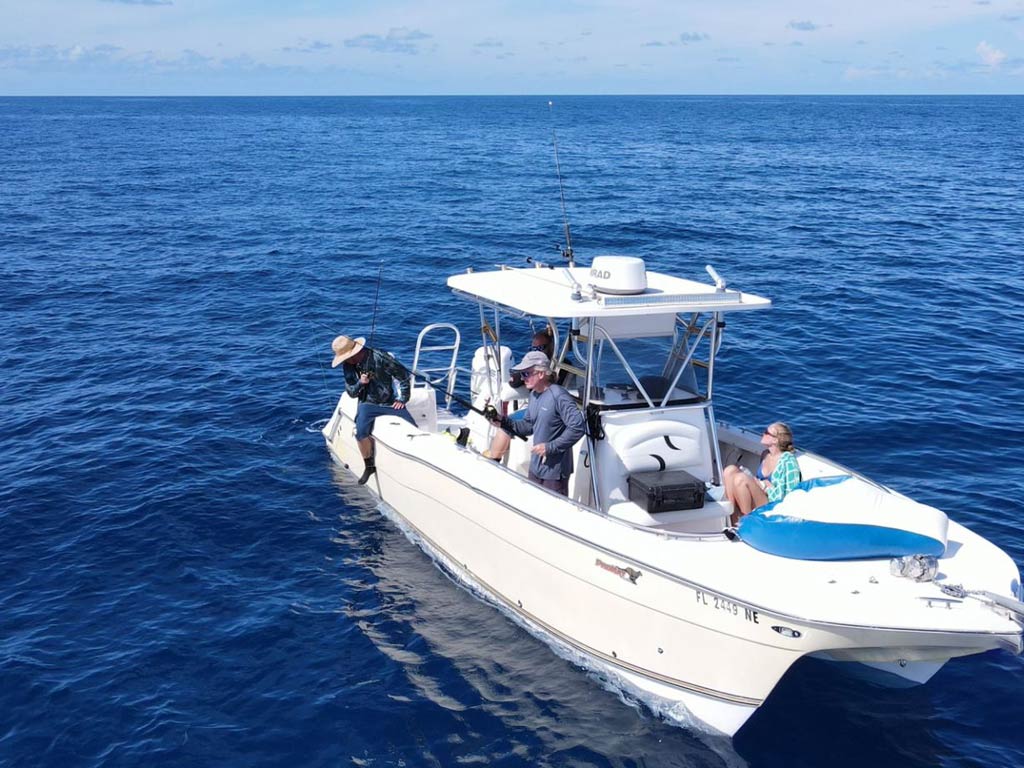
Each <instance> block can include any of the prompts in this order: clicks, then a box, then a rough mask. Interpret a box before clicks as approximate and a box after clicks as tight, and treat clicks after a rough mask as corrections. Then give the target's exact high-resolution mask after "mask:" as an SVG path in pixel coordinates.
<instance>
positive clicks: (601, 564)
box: [594, 558, 643, 584]
mask: <svg viewBox="0 0 1024 768" xmlns="http://www.w3.org/2000/svg"><path fill="white" fill-rule="evenodd" d="M594 565H596V566H597V567H598V568H603V569H604V570H606V571H608V573H614V574H615V575H616V576H618V577H619V578H620V579H627V580H628V581H629V582H630V583H632V584H636V580H637V579H639V578H640V577H641V576H643V573H641V572H640V571H638V570H637V569H636V568H623V567H622V566H621V565H612V564H611V563H606V562H605V561H604V560H601V559H600V558H598V559H597V560H595V561H594Z"/></svg>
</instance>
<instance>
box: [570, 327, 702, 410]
mask: <svg viewBox="0 0 1024 768" xmlns="http://www.w3.org/2000/svg"><path fill="white" fill-rule="evenodd" d="M668 320H669V322H670V323H671V325H669V326H668V327H667V328H666V327H665V323H658V324H656V325H655V327H654V328H650V327H647V328H638V329H634V330H633V332H632V333H626V332H625V330H626V329H619V332H618V333H613V332H610V331H609V330H608V329H606V328H602V327H600V326H598V327H597V329H596V332H595V334H594V339H593V347H592V349H591V348H590V347H589V346H588V344H587V343H584V341H582V340H581V338H585V335H586V331H587V327H586V325H584V327H583V328H582V329H581V331H582V332H581V335H580V337H578V338H577V340H576V342H575V343H574V344H573V349H572V353H573V354H572V357H573V361H572V362H573V366H574V367H575V368H578V369H582V370H581V371H579V372H577V373H576V374H575V375H573V376H570V377H566V378H565V385H566V387H567V388H570V389H574V390H575V391H576V392H577V393H579V392H580V391H581V389H582V387H583V381H584V376H583V373H582V371H585V369H586V368H587V367H588V365H587V363H588V357H587V355H588V353H591V354H592V355H593V364H592V365H590V366H589V367H590V369H591V381H590V384H591V388H590V393H589V398H588V402H590V403H594V404H595V405H600V406H602V407H605V408H653V407H663V406H666V405H681V404H684V403H694V402H700V401H702V400H704V399H706V397H707V392H708V381H707V379H708V377H707V372H708V371H709V370H710V368H709V365H708V362H707V360H708V358H709V354H708V352H709V349H710V332H711V327H712V324H711V323H709V322H703V323H702V322H701V320H702V318H700V317H699V316H694V317H691V318H684V317H680V316H677V317H675V318H674V322H673V318H672V317H669V318H668ZM588 341H589V340H588Z"/></svg>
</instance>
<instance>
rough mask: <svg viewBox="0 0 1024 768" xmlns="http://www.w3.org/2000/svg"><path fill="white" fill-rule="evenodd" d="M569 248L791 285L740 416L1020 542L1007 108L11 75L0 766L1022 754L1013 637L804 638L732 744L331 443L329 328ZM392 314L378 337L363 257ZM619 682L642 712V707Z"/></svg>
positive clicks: (1015, 254)
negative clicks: (579, 656)
mask: <svg viewBox="0 0 1024 768" xmlns="http://www.w3.org/2000/svg"><path fill="white" fill-rule="evenodd" d="M553 125H557V130H558V139H559V152H560V159H561V166H562V170H563V174H564V180H565V190H566V197H567V206H568V213H569V217H570V219H571V222H572V227H573V235H574V245H575V248H576V252H577V255H578V257H579V258H580V259H581V261H582V262H584V263H585V262H587V261H589V259H590V258H592V257H593V256H594V255H597V254H601V253H608V252H615V253H627V254H631V255H638V256H642V257H644V258H645V259H647V261H648V264H649V265H651V266H652V267H654V268H657V269H665V270H671V271H674V272H677V273H680V274H684V275H686V276H690V277H694V278H698V279H700V278H703V277H704V273H703V266H704V264H706V263H711V264H713V265H714V266H715V267H716V268H717V269H718V271H719V272H720V273H721V274H722V275H723V276H725V277H726V278H727V279H728V280H729V281H730V284H731V285H732V286H734V287H738V288H742V289H745V290H749V291H752V292H755V293H759V294H763V295H767V296H770V297H771V298H773V299H774V301H775V302H776V304H775V307H774V308H773V309H772V311H771V312H766V313H750V315H749V316H744V317H738V318H736V319H735V320H730V323H729V327H728V328H727V331H726V340H725V345H724V347H723V354H722V356H721V357H720V361H719V362H720V365H719V367H718V368H717V369H716V387H717V392H718V394H719V405H718V414H719V416H720V417H724V418H726V419H728V420H729V421H732V422H733V423H737V424H745V425H749V426H761V425H763V424H764V423H767V422H768V421H771V420H773V419H776V418H782V419H785V420H786V421H788V422H790V423H791V425H792V426H793V428H794V431H795V433H796V437H797V442H798V443H799V444H801V445H803V446H805V447H808V448H811V449H813V450H815V451H817V452H819V453H823V454H826V455H828V456H830V457H833V458H835V459H837V460H839V461H841V462H843V463H845V464H847V465H849V466H852V467H855V468H857V469H859V470H861V471H863V472H865V473H866V474H868V475H869V476H872V477H874V478H875V479H877V480H879V481H881V482H884V483H886V484H887V485H890V486H892V487H895V488H896V489H898V490H901V491H904V492H907V493H909V494H911V495H913V496H914V497H915V498H917V499H918V500H920V501H922V502H925V503H928V504H933V505H936V506H939V507H941V508H943V509H946V510H948V511H949V512H950V513H951V514H952V515H953V516H954V517H955V518H957V519H958V520H960V521H961V522H963V523H965V524H966V525H968V526H969V527H971V528H972V529H974V530H976V531H978V532H980V533H981V534H983V535H985V536H987V537H989V538H991V539H993V540H995V541H997V542H998V543H999V544H1000V545H1001V546H1002V547H1003V548H1004V549H1006V551H1007V552H1009V553H1010V554H1011V556H1012V557H1013V558H1014V559H1015V560H1016V562H1017V563H1018V564H1020V563H1022V562H1024V534H1022V532H1021V530H1020V527H1021V526H1020V523H1021V510H1022V501H1021V500H1022V498H1024V462H1022V461H1021V455H1020V453H1021V452H1020V448H1021V439H1020V430H1021V425H1022V423H1024V404H1022V402H1024V377H1022V373H1024V371H1022V362H1021V361H1022V360H1024V269H1022V267H1021V259H1022V256H1024V246H1022V245H1021V244H1022V243H1024V198H1022V192H1021V179H1022V178H1024V138H1022V137H1024V98H1019V97H986V98H973V97H960V98H952V97H927V98H924V97H922V98H910V97H908V98H839V97H830V98H826V97H806V98H789V97H786V98H783V97H745V98H739V97H728V98H726V97H722V98H685V97H672V98H669V97H644V98H621V97H614V98H611V97H609V98H594V97H586V98H583V97H579V98H577V97H564V98H560V99H557V100H556V105H555V111H554V113H553V114H552V113H551V112H550V111H549V108H548V105H547V100H546V99H541V98H526V97H523V98H504V97H503V98H380V99H375V98H351V99H348V98H338V99H322V98H278V99H245V98H238V99H219V98H218V99H7V98H0V150H2V151H0V255H2V258H0V308H2V316H3V319H4V322H3V333H2V334H0V368H2V370H0V382H2V383H0V451H2V454H0V455H2V457H3V467H4V471H3V475H2V479H0V542H2V547H0V764H3V765H12V766H13V765H54V766H67V765H82V766H99V765H104V766H106V765H115V766H116V765H159V764H168V765H244V766H253V765H282V764H294V765H359V766H392V765H405V766H421V765H422V766H450V765H456V764H459V765H466V764H480V765H491V764H493V765H502V766H527V765H550V766H718V765H742V764H744V763H745V764H748V765H751V766H787V768H793V767H794V766H820V765H823V764H828V765H831V766H861V765H864V764H873V765H899V766H903V767H904V768H909V767H911V766H939V765H941V766H977V765H986V766H987V765H1019V764H1022V763H1024V737H1022V736H1021V734H1020V731H1019V730H1018V729H1017V728H1016V727H1014V726H1013V724H1014V723H1016V722H1019V721H1020V720H1021V719H1022V718H1024V703H1022V700H1021V697H1020V690H1021V685H1022V683H1024V662H1022V660H1021V659H1020V658H1016V657H1011V656H1009V655H1006V654H988V655H985V656H980V657H978V656H976V657H972V658H968V659H962V660H957V661H954V662H952V663H950V664H949V665H947V667H946V668H945V669H943V670H942V671H941V672H940V673H939V674H938V675H937V676H936V678H935V679H933V680H932V681H931V682H930V683H929V684H928V685H926V686H923V687H918V688H915V689H911V690H904V691H892V690H884V689H877V688H874V687H871V686H869V685H867V684H865V683H862V682H858V681H854V680H850V679H848V678H846V677H845V676H842V675H840V674H838V673H837V672H836V671H835V670H834V669H833V668H831V667H830V666H828V665H825V664H822V663H816V662H813V661H808V662H801V663H799V664H798V665H797V667H795V668H794V670H793V672H792V674H791V675H790V676H788V677H787V678H785V679H784V680H783V681H782V683H781V684H780V685H779V687H778V688H777V690H776V691H775V693H774V694H773V695H772V697H771V698H770V699H769V701H768V703H767V704H766V705H765V706H764V707H763V708H762V709H761V710H760V711H759V712H758V713H757V714H756V715H755V716H754V717H753V718H752V719H751V721H750V722H749V723H748V725H747V727H746V728H745V729H744V730H743V731H741V732H740V734H739V735H738V736H737V738H736V739H735V740H734V742H733V744H732V746H731V747H729V746H727V745H721V744H719V745H715V744H709V743H708V742H707V740H704V739H701V738H699V737H698V735H696V734H694V733H691V732H689V731H687V730H685V729H683V728H679V727H675V726H672V725H669V724H666V723H664V722H662V721H661V720H659V719H658V718H656V717H655V716H653V715H652V714H651V713H650V712H649V711H647V710H646V709H645V708H644V707H643V706H642V705H638V704H636V703H635V702H626V703H624V702H623V701H622V700H621V697H620V696H619V695H617V694H616V693H615V692H613V691H608V690H607V689H606V688H605V687H603V686H602V685H601V683H600V681H598V680H596V679H594V678H593V677H592V676H591V675H589V674H588V673H587V672H585V671H583V670H581V669H579V668H578V667H576V666H574V665H573V664H571V663H570V662H567V661H565V660H563V659H560V658H558V657H557V656H555V655H554V654H553V653H551V651H550V650H549V649H548V648H547V647H546V646H545V645H544V644H543V643H541V642H539V641H538V640H536V639H535V638H533V637H531V636H530V635H528V634H527V633H526V632H524V631H523V630H522V629H520V628H519V627H517V626H516V625H514V624H513V623H512V622H510V621H509V620H508V619H507V618H506V617H504V616H502V615H501V614H500V613H498V612H497V611H496V610H495V609H494V608H492V607H491V606H489V605H487V604H485V603H483V602H481V601H480V600H478V599H477V598H475V597H474V596H472V595H471V594H469V593H468V592H466V591H464V590H462V589H460V588H458V587H457V586H455V585H454V584H453V583H452V582H451V581H450V580H449V579H448V578H447V577H446V576H445V574H443V573H442V572H441V571H440V570H438V568H437V567H435V565H433V564H432V562H431V561H430V560H429V559H428V558H427V557H426V556H425V555H424V554H423V553H422V552H420V550H419V549H417V548H416V547H415V546H414V545H413V544H411V543H410V542H409V541H408V540H407V539H406V538H405V537H404V536H403V534H402V533H401V532H400V531H399V530H398V529H397V528H396V527H395V526H394V525H393V524H391V523H390V522H389V521H388V520H386V519H385V518H384V517H382V516H381V514H380V512H379V511H378V510H377V509H376V507H375V506H374V504H373V503H372V501H371V500H370V498H369V497H368V495H367V494H365V493H364V492H363V491H362V490H360V489H358V488H357V487H356V486H354V484H353V483H352V481H351V480H350V479H349V478H347V477H346V476H345V475H344V473H342V472H340V471H339V470H337V469H336V468H334V467H333V466H332V465H331V462H330V460H329V458H328V456H327V453H326V451H325V449H324V446H323V441H322V438H321V437H320V435H319V434H318V430H317V426H318V425H319V424H320V423H322V420H323V419H324V418H325V417H327V416H328V415H329V413H330V410H331V408H332V407H333V405H334V402H335V401H336V398H337V395H338V392H339V390H340V386H341V383H340V376H339V374H338V373H337V371H332V370H331V369H330V368H329V365H328V364H329V356H328V346H329V343H330V340H331V338H332V337H333V336H334V335H335V334H336V333H342V332H347V333H350V334H353V335H356V334H369V332H370V330H371V326H373V327H374V330H375V333H376V337H375V338H376V339H377V341H378V342H379V344H380V345H382V346H385V347H387V348H390V349H391V350H393V351H394V352H396V353H397V354H398V355H399V357H401V358H404V359H405V360H406V361H407V362H408V361H410V360H411V352H412V347H413V345H414V343H415V338H416V334H417V333H418V331H419V330H420V328H421V327H422V326H423V325H424V324H425V323H427V322H432V321H436V320H452V321H456V322H461V323H462V325H463V329H464V330H465V331H466V332H467V333H468V332H471V331H472V330H473V329H474V327H475V324H476V319H475V317H474V315H473V307H472V306H471V305H469V304H465V303H463V302H461V301H459V300H457V299H455V298H453V297H452V296H451V295H450V294H449V293H448V292H447V291H446V290H445V289H444V288H443V282H444V278H445V277H446V276H447V275H448V274H450V273H454V272H458V271H461V270H463V269H465V268H466V267H468V266H475V267H486V266H489V265H492V264H495V263H510V264H522V263H524V259H525V257H527V256H533V257H540V258H549V259H552V260H554V259H556V257H557V252H556V246H557V245H558V244H559V242H560V239H561V222H562V217H561V210H560V206H559V202H558V185H557V181H556V177H555V174H554V163H553V155H552V141H551V137H552V126H553ZM381 262H383V264H384V269H383V280H382V287H381V291H380V301H379V311H378V314H377V318H376V323H375V324H374V323H373V309H374V295H375V289H376V279H377V273H378V265H379V264H380V263H381ZM627 704H628V705H627Z"/></svg>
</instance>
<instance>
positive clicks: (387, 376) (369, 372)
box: [331, 336, 416, 485]
mask: <svg viewBox="0 0 1024 768" xmlns="http://www.w3.org/2000/svg"><path fill="white" fill-rule="evenodd" d="M331 349H332V350H334V361H333V362H332V363H331V367H332V368H337V367H338V366H339V365H341V366H342V369H341V370H342V372H343V373H344V374H345V391H346V392H348V394H349V396H350V397H354V398H356V399H357V400H358V401H359V408H358V409H357V410H356V442H357V443H358V444H359V453H360V454H361V455H362V457H363V466H364V468H363V474H362V475H361V476H360V478H359V484H360V485H363V484H364V483H365V482H366V481H367V480H369V479H370V476H371V475H372V474H373V473H374V472H376V471H377V466H376V462H375V460H374V456H373V438H372V437H370V435H371V434H372V433H373V422H374V419H376V418H377V417H378V416H384V415H393V416H400V417H402V418H403V419H405V420H406V421H408V422H409V423H410V424H413V425H415V424H416V422H415V421H413V418H412V416H411V415H410V413H409V411H407V410H406V409H405V404H406V403H407V402H409V372H408V371H407V370H406V369H405V368H404V367H403V366H402V365H401V364H400V363H399V362H398V361H397V360H395V359H394V358H393V357H391V355H389V354H387V353H386V352H381V351H379V350H376V349H370V348H369V347H367V346H366V339H364V338H363V337H362V336H360V337H359V338H356V339H352V338H349V337H348V336H339V337H338V338H336V339H335V340H334V341H333V342H332V343H331ZM396 383H397V384H398V397H397V398H396V397H395V384H396Z"/></svg>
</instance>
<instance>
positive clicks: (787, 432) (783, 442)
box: [768, 421, 796, 453]
mask: <svg viewBox="0 0 1024 768" xmlns="http://www.w3.org/2000/svg"><path fill="white" fill-rule="evenodd" d="M768 429H774V430H775V439H776V440H778V441H779V450H780V451H789V452H790V453H792V452H793V451H795V450H796V446H794V445H793V430H792V429H790V428H789V424H787V423H786V422H784V421H776V422H773V423H772V424H769V425H768Z"/></svg>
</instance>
